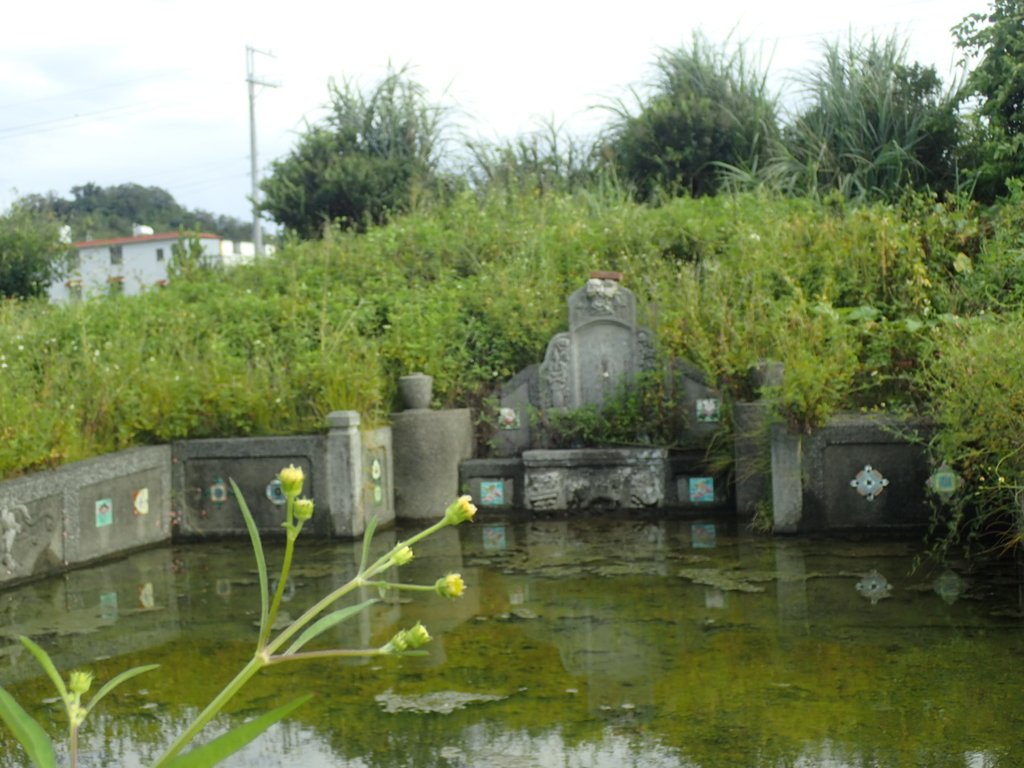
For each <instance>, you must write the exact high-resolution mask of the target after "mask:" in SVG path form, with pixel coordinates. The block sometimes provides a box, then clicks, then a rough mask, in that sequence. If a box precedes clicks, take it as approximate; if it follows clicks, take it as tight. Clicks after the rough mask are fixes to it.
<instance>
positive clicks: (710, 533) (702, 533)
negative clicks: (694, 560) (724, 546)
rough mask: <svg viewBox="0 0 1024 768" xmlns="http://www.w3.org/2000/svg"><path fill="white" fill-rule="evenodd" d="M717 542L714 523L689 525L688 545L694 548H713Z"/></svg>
mask: <svg viewBox="0 0 1024 768" xmlns="http://www.w3.org/2000/svg"><path fill="white" fill-rule="evenodd" d="M717 544H718V541H717V531H716V530H715V524H714V523H694V524H693V525H691V526H690V546H691V547H693V548H694V549H714V548H715V547H716V546H717Z"/></svg>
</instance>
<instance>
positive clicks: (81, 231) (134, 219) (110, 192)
mask: <svg viewBox="0 0 1024 768" xmlns="http://www.w3.org/2000/svg"><path fill="white" fill-rule="evenodd" d="M22 200H23V202H24V204H25V205H26V206H28V207H29V208H31V209H32V210H33V211H36V212H37V213H41V214H47V215H52V216H53V217H55V218H56V219H57V220H59V221H60V222H61V223H63V224H66V225H68V226H70V227H71V234H72V238H73V239H75V240H94V239H101V238H105V237H127V236H128V235H130V234H131V232H132V225H133V224H145V225H148V226H150V227H153V229H154V230H156V231H157V232H173V231H175V230H177V229H180V228H182V227H184V228H186V229H197V230H200V231H203V232H214V233H216V234H218V235H222V236H223V237H226V238H229V239H232V240H249V239H251V238H252V225H251V224H248V223H246V222H244V221H240V220H239V219H236V218H233V217H231V216H217V215H214V214H212V213H209V212H207V211H202V210H195V211H189V210H188V209H186V208H183V207H182V206H181V205H179V204H178V203H177V201H175V199H174V198H173V197H172V196H171V194H170V193H169V192H168V191H167V190H165V189H161V188H160V187H144V186H142V185H140V184H118V185H116V186H111V187H101V186H99V185H98V184H93V183H92V182H89V183H87V184H81V185H79V186H75V187H72V188H71V199H70V200H69V199H67V198H63V197H58V196H57V195H56V194H55V193H53V192H50V193H49V194H47V195H28V196H27V197H25V198H23V199H22Z"/></svg>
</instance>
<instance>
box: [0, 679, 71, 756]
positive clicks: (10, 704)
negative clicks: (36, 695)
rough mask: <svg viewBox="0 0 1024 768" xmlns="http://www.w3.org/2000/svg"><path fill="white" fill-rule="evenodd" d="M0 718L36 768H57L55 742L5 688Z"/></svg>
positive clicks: (0, 690)
mask: <svg viewBox="0 0 1024 768" xmlns="http://www.w3.org/2000/svg"><path fill="white" fill-rule="evenodd" d="M0 718H2V719H3V721H4V722H5V723H6V724H7V727H8V728H10V729H11V733H13V734H14V738H16V739H17V740H18V742H19V743H20V744H21V746H23V747H24V748H25V754H27V755H28V758H29V760H31V761H32V763H33V765H35V766H36V768H57V756H56V754H55V753H54V751H53V742H51V741H50V737H49V736H47V735H46V731H44V730H43V728H42V726H41V725H39V723H37V722H36V721H35V720H33V719H32V717H31V716H30V715H29V714H28V712H26V711H25V710H24V709H22V708H21V705H20V704H19V703H18V702H16V701H15V700H14V697H13V696H11V694H9V693H8V692H7V691H5V690H4V689H3V688H0Z"/></svg>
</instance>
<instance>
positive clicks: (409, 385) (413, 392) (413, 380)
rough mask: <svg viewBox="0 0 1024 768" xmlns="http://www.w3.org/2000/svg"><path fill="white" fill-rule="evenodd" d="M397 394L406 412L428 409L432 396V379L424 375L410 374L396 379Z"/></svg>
mask: <svg viewBox="0 0 1024 768" xmlns="http://www.w3.org/2000/svg"><path fill="white" fill-rule="evenodd" d="M398 394H399V397H401V399H402V405H403V407H404V408H405V409H406V410H407V411H413V410H422V409H424V408H429V407H430V401H431V399H432V398H433V396H434V377H433V376H427V375H426V374H425V373H411V374H409V375H408V376H400V377H399V378H398Z"/></svg>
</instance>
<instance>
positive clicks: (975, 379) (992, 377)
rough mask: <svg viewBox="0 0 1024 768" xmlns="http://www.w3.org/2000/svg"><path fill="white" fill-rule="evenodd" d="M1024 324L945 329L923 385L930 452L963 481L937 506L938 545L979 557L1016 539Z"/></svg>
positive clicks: (979, 321)
mask: <svg viewBox="0 0 1024 768" xmlns="http://www.w3.org/2000/svg"><path fill="white" fill-rule="evenodd" d="M1022 332H1024V317H1022V316H1021V315H1020V314H1019V312H1017V313H1014V315H1013V316H1011V317H1005V316H1004V317H999V318H996V317H991V316H989V317H977V318H971V319H966V318H962V319H958V320H955V321H950V322H949V323H947V324H945V325H944V326H943V327H942V328H941V331H940V333H938V334H937V335H936V337H935V340H934V349H935V355H934V357H933V360H932V362H931V364H930V365H929V366H928V368H927V371H926V374H925V376H924V377H923V378H924V383H925V386H926V388H927V394H928V395H929V398H928V400H927V403H928V404H927V410H926V413H927V415H928V416H929V417H930V419H931V420H932V421H933V422H934V423H935V433H934V436H933V437H932V439H931V442H930V445H929V450H930V452H931V454H932V458H933V460H934V461H935V463H936V464H939V463H941V462H946V463H947V464H948V465H949V466H950V467H953V468H954V469H955V471H956V472H957V473H958V474H959V475H960V476H961V477H962V478H963V480H964V486H963V489H962V490H961V492H960V493H959V494H958V495H957V496H956V497H954V498H953V499H952V500H951V502H950V503H949V504H948V505H942V504H938V503H937V509H936V517H935V522H934V525H935V530H934V534H935V542H936V544H937V547H938V548H939V551H940V552H945V551H946V550H948V549H949V548H950V547H951V546H952V545H953V544H965V545H967V546H968V547H973V548H974V549H978V547H979V545H982V544H983V542H984V541H985V540H986V539H989V540H991V537H992V535H993V534H998V535H1000V536H1001V537H1002V538H1003V539H1004V541H1005V540H1006V539H1011V540H1012V539H1019V538H1020V537H1021V534H1022V532H1024V529H1022V528H1021V525H1020V509H1021V506H1020V505H1021V499H1022V490H1024V453H1022V448H1021V442H1020V439H1019V433H1020V424H1021V423H1022V421H1024V384H1022V382H1024V365H1022V362H1021V356H1020V354H1019V339H1020V337H1021V333H1022Z"/></svg>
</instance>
